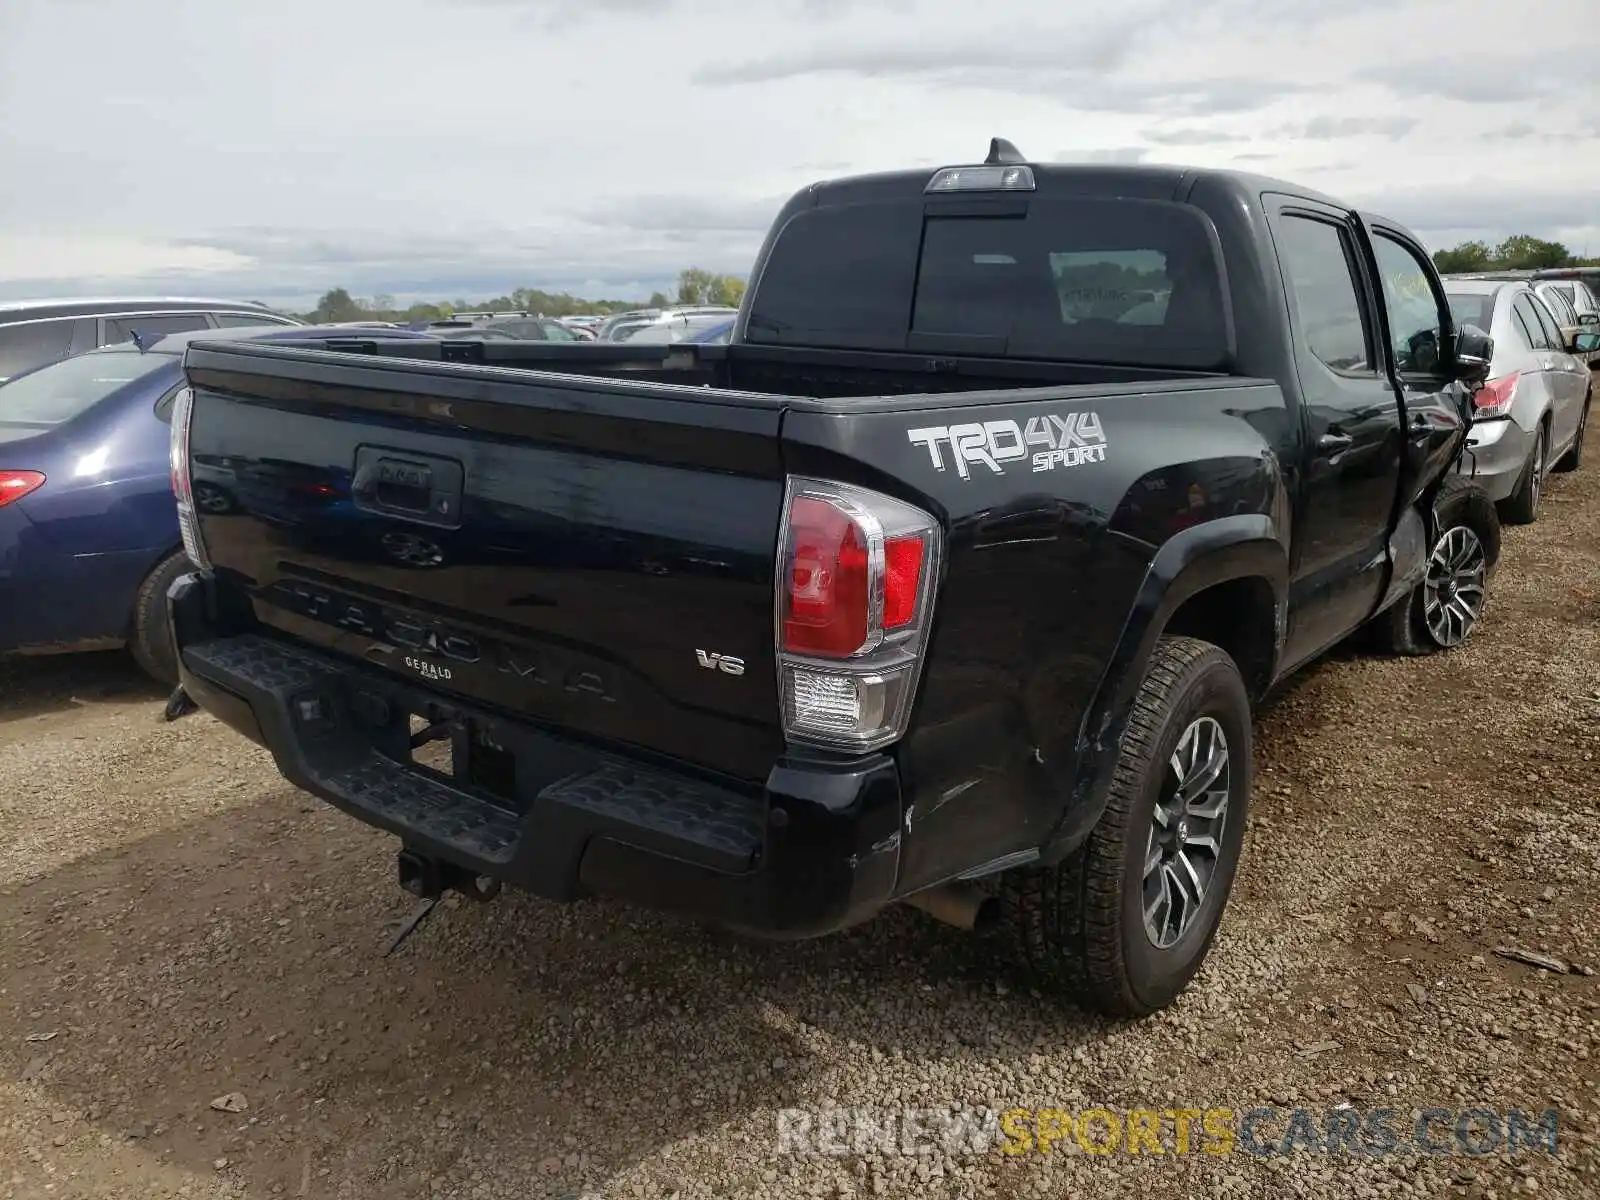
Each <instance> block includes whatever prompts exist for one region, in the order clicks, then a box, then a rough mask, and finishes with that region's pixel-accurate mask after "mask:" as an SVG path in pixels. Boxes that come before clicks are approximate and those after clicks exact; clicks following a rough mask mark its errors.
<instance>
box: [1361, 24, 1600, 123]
mask: <svg viewBox="0 0 1600 1200" xmlns="http://www.w3.org/2000/svg"><path fill="white" fill-rule="evenodd" d="M1550 15H1551V14H1549V13H1548V12H1541V13H1540V16H1541V17H1545V18H1548V17H1550ZM1585 16H1586V18H1587V19H1588V20H1589V21H1591V22H1592V20H1593V16H1594V14H1593V13H1592V12H1589V13H1586V14H1585ZM1591 28H1592V26H1591ZM1587 40H1588V42H1589V45H1590V49H1589V51H1588V54H1587V55H1586V54H1585V53H1584V52H1583V50H1582V49H1581V45H1582V43H1581V41H1579V40H1578V39H1575V38H1567V39H1561V40H1556V41H1553V42H1551V43H1550V44H1549V46H1548V47H1546V46H1545V45H1543V44H1542V43H1541V45H1540V48H1538V49H1536V50H1525V51H1510V52H1499V51H1497V52H1495V53H1493V54H1492V55H1489V54H1466V55H1461V54H1452V55H1449V56H1444V55H1434V56H1431V57H1428V58H1421V59H1414V60H1412V61H1411V62H1397V61H1394V60H1393V59H1390V60H1388V61H1386V62H1384V63H1383V64H1381V65H1378V66H1370V67H1365V68H1363V69H1361V70H1360V71H1358V72H1356V78H1358V79H1362V80H1366V81H1369V82H1372V83H1377V84H1381V85H1382V86H1384V87H1386V88H1388V89H1389V90H1390V91H1393V92H1395V93H1397V94H1399V95H1402V96H1434V97H1438V98H1441V99H1444V100H1451V101H1454V102H1456V103H1458V104H1470V105H1503V104H1513V103H1517V102H1520V101H1529V100H1556V101H1562V100H1567V99H1570V95H1571V93H1572V92H1573V89H1577V90H1578V94H1592V92H1593V88H1594V59H1593V53H1594V44H1595V40H1596V35H1595V34H1594V33H1593V32H1589V33H1588V38H1587Z"/></svg>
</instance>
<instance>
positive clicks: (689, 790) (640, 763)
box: [169, 575, 902, 938]
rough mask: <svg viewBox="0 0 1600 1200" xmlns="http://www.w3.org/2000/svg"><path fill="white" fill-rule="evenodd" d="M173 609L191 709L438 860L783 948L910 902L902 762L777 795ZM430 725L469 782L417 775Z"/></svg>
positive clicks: (181, 587) (808, 771) (865, 765)
mask: <svg viewBox="0 0 1600 1200" xmlns="http://www.w3.org/2000/svg"><path fill="white" fill-rule="evenodd" d="M169 602H170V615H171V620H172V626H173V636H174V640H175V643H176V645H177V647H178V658H179V664H180V674H181V677H182V682H183V685H184V688H185V690H186V691H187V692H188V694H189V696H190V697H191V698H192V699H193V700H194V701H195V702H196V703H197V704H199V705H200V706H201V707H202V708H204V709H206V710H207V711H209V712H210V713H212V715H214V716H216V717H217V718H218V719H220V720H222V721H223V722H224V723H226V724H227V725H229V726H231V727H232V728H234V729H235V730H237V731H238V732H240V733H242V734H244V735H245V736H246V737H248V738H250V739H251V740H253V741H256V742H258V743H260V744H261V745H263V746H265V747H267V748H268V749H269V750H270V751H271V752H272V755H273V757H274V758H275V759H276V761H277V765H278V768H279V770H280V771H281V772H282V773H283V775H284V776H285V777H286V778H287V779H288V780H289V781H290V782H292V783H294V784H295V785H297V786H299V787H301V788H304V789H305V790H306V791H308V792H311V793H312V794H313V795H316V796H319V797H321V798H322V799H324V800H326V801H328V802H329V803H330V804H333V805H334V806H335V807H337V808H339V809H341V810H343V811H344V812H346V813H348V814H350V815H351V816H353V817H356V818H357V819H358V820H361V821H364V822H365V823H367V824H369V825H373V826H375V827H377V828H379V829H384V830H387V831H388V832H390V833H393V834H395V835H397V836H398V837H399V838H400V839H401V841H402V843H403V844H404V845H405V846H406V847H407V848H409V849H412V850H414V851H417V852H418V853H421V854H424V855H428V856H431V857H434V858H437V859H440V860H442V861H444V862H447V863H449V864H451V865H453V866H455V867H458V868H461V869H463V870H465V871H468V872H471V873H472V874H474V875H479V876H487V877H489V878H492V879H497V880H500V881H502V882H504V883H506V884H508V885H510V886H513V887H520V888H523V889H525V890H527V891H530V892H533V893H535V894H537V895H541V896H545V897H548V898H550V899H555V900H571V899H577V898H579V897H582V896H586V895H602V896H610V897H615V898H617V899H621V900H626V901H630V902H633V903H637V904H641V905H645V906H649V907H654V908H663V909H673V910H678V911H682V912H686V913H690V914H692V915H695V916H697V917H700V918H702V919H706V920H710V921H713V922H716V923H718V924H723V925H727V926H729V927H732V928H737V929H742V930H745V931H747V932H751V933H756V934H760V935H764V936H770V937H780V938H797V937H810V936H815V935H818V934H823V933H828V932H831V931H833V930H836V929H841V928H844V927H846V926H849V925H852V924H855V923H857V922H859V921H862V920H865V919H866V918H868V917H870V916H872V915H873V914H874V913H876V912H877V911H878V910H879V909H881V908H882V907H883V906H884V905H885V904H886V903H887V902H888V901H889V900H890V898H891V895H892V893H893V891H894V886H895V879H896V876H897V873H898V869H899V858H900V843H901V838H900V831H901V820H902V804H901V796H900V783H899V778H898V772H897V771H896V768H895V765H894V763H893V761H892V760H890V759H888V758H886V757H883V756H874V757H872V758H868V759H864V760H860V761H857V762H853V763H850V764H848V765H843V766H833V765H830V764H821V763H806V762H798V761H797V762H780V763H779V764H778V765H776V766H775V767H774V768H773V769H772V771H771V773H770V775H769V776H768V778H767V780H766V784H765V786H764V787H754V786H751V787H740V786H737V785H730V784H727V783H721V782H717V781H714V780H710V779H706V778H701V777H698V776H696V775H694V774H693V773H691V772H689V771H686V770H683V769H681V768H679V767H677V766H675V765H673V764H670V763H662V762H659V761H655V760H647V759H645V758H643V757H637V758H636V757H633V756H631V755H627V754H625V753H619V752H618V751H617V750H614V749H609V748H607V749H601V748H597V747H595V746H592V745H589V744H586V743H582V742H579V741H576V740H574V739H570V738H567V737H563V736H560V735H557V734H553V733H549V732H547V731H545V730H543V729H540V728H536V727H534V726H532V725H530V724H526V723H523V722H520V721H517V720H515V719H513V718H510V717H506V716H504V715H502V714H499V713H496V712H490V711H488V710H482V709H477V708H474V707H473V706H470V705H465V704H462V703H459V702H457V701H455V700H454V699H447V698H444V697H441V696H440V695H438V694H436V693H431V692H428V691H427V690H425V689H423V688H419V687H414V686H412V685H411V684H410V683H409V682H407V681H405V680H399V679H395V678H394V677H393V676H392V675H390V674H388V673H387V672H380V671H376V670H373V669H370V668H368V667H365V666H362V665H360V664H356V663H350V662H347V661H344V660H341V659H335V658H333V657H331V656H325V655H322V654H320V653H316V652H313V651H311V650H308V649H304V648H302V647H300V646H298V645H293V644H290V643H287V642H284V641H280V640H277V639H276V638H272V637H267V636H263V635H261V634H258V633H243V634H232V635H230V634H229V633H228V632H226V631H224V630H223V629H221V628H219V627H218V626H219V622H218V620H217V619H216V615H215V614H216V611H217V609H216V605H215V603H214V598H213V596H212V595H211V588H210V584H209V581H208V580H207V579H206V578H205V577H204V576H202V575H187V576H184V577H183V578H181V579H180V580H178V582H177V583H176V584H174V585H173V588H172V590H171V592H170V593H169ZM412 714H421V715H423V716H425V717H426V718H427V719H429V720H435V721H445V722H449V723H451V725H452V727H453V728H456V729H457V730H458V731H457V732H456V733H455V734H454V735H453V750H454V763H455V774H454V776H453V777H446V776H444V775H441V774H436V773H434V772H431V771H428V770H425V769H423V768H420V767H418V766H416V765H414V764H413V763H412V762H411V761H410V724H409V722H410V717H411V715H412ZM468 730H470V733H469V732H468Z"/></svg>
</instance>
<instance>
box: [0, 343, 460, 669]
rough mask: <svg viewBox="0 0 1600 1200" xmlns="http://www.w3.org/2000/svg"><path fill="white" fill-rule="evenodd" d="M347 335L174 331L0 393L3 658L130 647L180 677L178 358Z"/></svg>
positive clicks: (55, 367)
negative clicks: (221, 347)
mask: <svg viewBox="0 0 1600 1200" xmlns="http://www.w3.org/2000/svg"><path fill="white" fill-rule="evenodd" d="M354 332H355V331H352V330H346V329H339V330H335V329H330V328H327V327H323V328H320V329H319V328H317V327H315V326H303V327H293V328H285V327H282V326H273V327H260V328H256V329H250V328H245V329H225V330H220V329H219V330H209V331H204V332H195V333H182V334H173V335H171V336H169V337H166V338H163V339H161V340H160V341H157V342H156V343H154V345H152V346H150V348H149V349H148V350H141V349H140V348H139V346H138V345H136V344H134V343H128V344H126V345H122V346H113V347H107V348H106V349H103V350H95V351H92V352H90V353H88V354H81V355H79V356H78V357H76V358H69V359H64V360H62V361H60V362H54V363H51V364H49V365H48V366H44V367H40V368H38V369H37V370H34V371H31V372H28V373H26V374H23V375H19V376H17V377H15V378H13V379H10V380H8V381H7V382H5V383H4V384H0V654H5V653H8V652H10V653H20V654H50V653H60V652H63V651H71V650H96V649H107V648H114V647H119V646H126V647H128V648H129V649H130V650H131V651H132V653H133V656H134V658H135V659H136V660H137V661H138V663H139V665H140V666H142V667H143V668H144V669H145V670H146V671H147V672H149V673H150V674H151V675H152V676H154V677H155V678H156V679H158V680H160V681H162V682H166V683H172V682H176V679H177V664H176V661H175V659H174V656H173V651H172V645H171V642H170V640H169V637H168V633H167V625H166V593H167V588H168V587H169V586H170V585H171V583H172V581H173V580H174V579H175V578H176V577H177V576H178V575H180V574H181V573H182V572H183V571H184V569H185V566H186V563H187V560H186V559H185V557H184V554H183V550H182V546H181V543H180V541H179V536H178V514H177V507H176V504H175V503H174V500H173V496H172V482H171V474H170V471H171V468H170V464H169V460H168V440H169V435H170V426H169V424H168V422H169V421H170V414H171V408H172V401H173V399H174V397H175V396H176V395H177V392H178V389H179V388H180V387H181V386H182V385H183V352H184V350H185V349H186V348H187V346H188V345H189V343H190V342H191V341H195V340H198V339H209V338H228V339H235V340H236V339H240V338H250V339H252V340H256V339H259V340H271V341H298V340H306V339H310V338H327V337H330V336H336V337H341V338H345V337H350V336H352V334H353V333H354ZM372 332H373V333H377V334H379V336H381V337H383V338H424V339H426V338H427V336H428V335H426V334H415V333H410V332H408V331H405V330H398V329H386V330H382V331H381V333H379V331H376V330H374V331H372ZM358 336H359V335H358ZM197 499H198V497H197Z"/></svg>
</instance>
